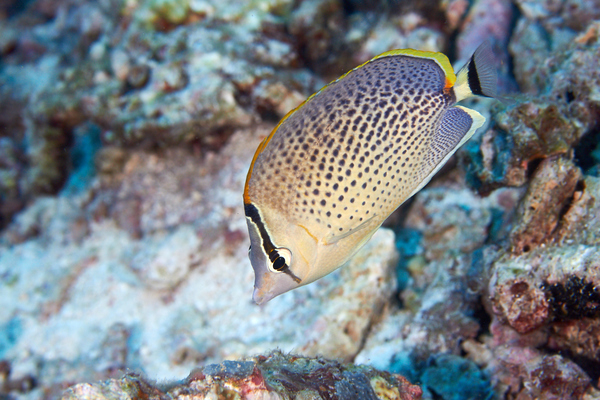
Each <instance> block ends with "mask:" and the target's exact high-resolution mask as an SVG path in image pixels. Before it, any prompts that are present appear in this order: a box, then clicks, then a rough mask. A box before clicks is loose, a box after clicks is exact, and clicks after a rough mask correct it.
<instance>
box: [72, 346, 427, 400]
mask: <svg viewBox="0 0 600 400" xmlns="http://www.w3.org/2000/svg"><path fill="white" fill-rule="evenodd" d="M62 398H63V399H64V400H84V399H90V398H94V399H98V400H112V399H122V398H127V399H148V398H151V399H152V398H161V399H173V400H175V399H181V400H183V399H198V400H202V399H207V400H208V399H223V398H228V399H229V398H236V399H248V400H251V399H270V400H280V399H281V400H284V399H305V400H309V399H310V400H326V399H332V398H335V399H340V400H351V399H365V400H377V399H380V400H418V399H420V398H421V389H419V387H418V386H416V385H411V384H410V383H409V382H408V381H407V380H406V379H405V378H403V377H402V376H400V375H395V374H390V373H387V372H380V371H377V370H375V369H373V368H370V367H366V366H354V365H344V364H340V363H337V362H332V361H328V360H325V359H322V358H307V357H302V356H294V355H284V354H282V353H273V354H269V355H266V356H259V357H255V358H251V359H248V360H240V361H224V362H223V363H222V364H211V365H208V366H206V367H204V368H203V369H199V370H195V371H193V372H192V373H191V374H190V375H189V376H188V377H187V378H186V379H184V380H183V382H182V383H179V382H178V383H173V384H161V385H157V384H153V383H150V382H148V381H146V380H144V379H143V378H141V377H139V376H136V375H131V374H129V375H125V376H124V377H123V378H121V379H112V380H109V381H105V382H101V383H96V384H87V383H85V384H79V385H75V386H73V387H71V388H69V390H67V391H66V392H65V394H64V395H63V397H62Z"/></svg>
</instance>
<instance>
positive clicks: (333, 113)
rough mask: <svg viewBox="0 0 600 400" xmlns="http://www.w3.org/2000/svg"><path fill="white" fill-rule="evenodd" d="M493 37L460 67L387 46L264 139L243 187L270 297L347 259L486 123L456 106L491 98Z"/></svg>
mask: <svg viewBox="0 0 600 400" xmlns="http://www.w3.org/2000/svg"><path fill="white" fill-rule="evenodd" d="M496 81H497V75H496V68H495V66H494V55H493V53H492V50H491V47H490V45H489V43H488V42H484V43H483V44H482V45H481V46H479V48H477V50H476V51H475V52H474V54H473V56H472V57H471V58H470V59H469V61H468V62H467V63H466V64H465V65H464V67H462V68H461V69H460V70H459V71H458V73H456V74H455V73H454V70H453V68H452V66H451V64H450V61H449V60H448V58H447V57H446V56H445V55H444V54H442V53H437V52H429V51H418V50H412V49H404V50H392V51H388V52H385V53H383V54H381V55H379V56H377V57H375V58H373V59H371V60H369V61H367V62H365V63H364V64H362V65H360V66H358V67H356V68H354V69H352V70H351V71H349V72H348V73H346V74H345V75H343V76H342V77H340V78H339V79H337V80H335V81H333V82H331V83H330V84H328V85H327V86H325V87H323V88H322V89H321V90H319V91H318V92H317V93H315V94H313V95H312V96H310V97H309V98H308V99H307V100H306V101H304V103H302V104H301V105H300V106H299V107H297V108H295V109H294V110H292V111H290V112H289V113H288V114H287V115H286V116H285V117H284V118H283V119H282V120H281V122H279V124H278V125H277V126H276V127H275V129H274V130H273V131H272V132H271V134H270V135H269V136H268V137H266V138H265V139H264V140H263V142H262V143H261V144H260V145H259V146H258V149H257V150H256V153H255V155H254V158H253V159H252V164H251V165H250V168H249V171H248V175H247V179H246V184H245V187H244V210H245V215H246V220H247V223H248V231H249V235H250V245H251V246H250V250H249V257H250V261H251V263H252V267H253V269H254V273H255V284H254V294H253V299H254V301H255V302H256V303H257V304H262V303H265V302H267V301H269V300H271V299H272V298H273V297H275V296H278V295H280V294H282V293H284V292H287V291H289V290H291V289H294V288H297V287H299V286H303V285H306V284H308V283H311V282H314V281H315V280H317V279H319V278H321V277H323V276H324V275H327V274H329V273H330V272H332V271H334V270H335V269H337V268H339V267H340V266H342V265H344V264H345V263H346V262H347V261H348V260H349V259H350V258H351V257H352V256H353V255H354V254H355V253H356V252H357V251H358V250H359V249H360V248H361V247H362V246H363V245H364V244H365V243H366V242H367V241H368V240H369V239H370V238H371V236H372V235H373V234H374V233H375V231H376V230H377V229H378V228H379V227H380V226H381V224H382V223H383V221H384V220H385V219H386V218H387V217H388V216H389V215H390V214H391V213H392V212H393V211H394V210H395V209H396V208H398V207H399V206H400V205H401V204H402V203H404V202H405V201H406V200H407V199H408V198H410V197H411V196H412V195H414V194H415V193H416V192H418V191H419V190H420V189H421V188H423V186H425V185H426V184H427V183H428V182H429V180H430V179H431V177H432V176H433V175H434V174H435V173H436V172H437V171H438V170H439V169H440V168H441V167H442V166H443V165H444V164H445V163H446V161H448V158H450V156H452V154H454V152H456V150H457V149H458V148H459V147H460V146H461V145H463V144H464V143H465V142H466V141H467V140H469V138H470V137H471V136H473V134H474V133H475V131H476V130H477V129H478V128H480V127H481V126H482V125H483V123H484V122H485V118H484V117H483V116H482V115H481V114H480V113H478V112H477V111H475V110H472V109H469V108H467V107H464V106H460V105H455V104H456V103H457V102H459V101H461V100H463V99H466V98H468V97H471V96H473V95H479V96H487V97H495V96H496V84H497V82H496Z"/></svg>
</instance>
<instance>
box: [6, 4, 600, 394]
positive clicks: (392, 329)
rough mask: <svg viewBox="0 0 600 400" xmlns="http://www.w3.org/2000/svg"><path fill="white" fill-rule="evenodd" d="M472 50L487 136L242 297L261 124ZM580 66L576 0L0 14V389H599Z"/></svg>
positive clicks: (597, 175) (591, 153)
mask: <svg viewBox="0 0 600 400" xmlns="http://www.w3.org/2000/svg"><path fill="white" fill-rule="evenodd" d="M484 38H486V39H488V40H490V42H491V44H492V47H493V49H494V52H495V54H496V56H497V62H498V66H499V71H500V76H499V87H500V91H501V96H502V98H501V99H500V100H501V101H497V100H492V99H474V100H469V101H470V106H471V107H473V108H476V109H478V110H479V111H480V112H481V113H482V114H484V115H485V116H486V117H487V123H486V125H485V126H484V128H483V129H481V130H480V132H479V133H478V134H476V136H474V137H473V139H471V140H470V141H469V142H468V143H467V144H466V145H465V146H464V147H463V148H462V149H460V150H459V151H458V152H457V155H456V156H455V157H453V159H451V161H450V162H449V164H448V165H447V166H446V167H445V168H443V169H442V170H441V171H440V172H439V173H438V175H437V176H436V177H435V178H434V179H433V181H432V182H431V183H430V184H429V185H428V186H427V187H426V188H425V189H423V190H422V191H421V192H420V193H418V194H417V195H416V196H415V197H414V199H413V200H411V201H410V202H408V203H407V204H406V205H404V206H403V207H402V208H400V209H399V210H398V211H397V212H396V213H395V214H394V215H392V217H390V218H389V220H388V221H387V222H386V224H385V228H382V229H381V230H380V231H378V232H377V233H376V234H375V236H374V237H373V238H372V239H371V241H370V242H369V243H368V244H367V245H366V246H365V248H363V249H362V250H361V251H360V252H359V253H358V254H357V255H356V256H355V257H354V258H353V259H352V260H351V261H350V263H349V265H347V266H346V267H344V268H342V269H340V270H338V271H336V272H335V273H333V274H331V275H329V276H327V277H325V278H323V279H321V280H319V281H317V282H315V283H313V284H311V285H308V286H305V287H302V288H299V289H297V290H294V291H292V292H289V293H286V294H284V295H282V296H280V297H278V298H276V299H274V300H273V301H271V302H269V303H267V304H266V305H264V306H261V307H258V306H256V305H254V304H253V303H252V302H251V292H252V285H253V273H252V268H251V267H250V263H249V261H248V258H247V249H248V242H249V241H248V238H247V233H246V232H247V230H246V223H245V219H244V214H243V209H242V204H241V203H242V196H241V193H242V190H243V185H244V180H245V178H246V172H247V168H248V166H249V165H250V161H251V159H252V156H253V153H254V150H255V149H256V147H257V146H258V144H259V143H260V142H261V140H262V139H263V138H264V137H265V136H267V135H268V134H269V132H270V131H271V130H272V129H273V127H274V126H275V124H276V123H277V122H278V120H279V119H280V118H281V117H282V116H284V115H285V114H286V113H287V112H288V111H289V110H290V109H292V108H293V107H295V106H297V105H298V104H300V103H301V102H302V101H303V100H304V99H305V98H306V97H307V96H309V95H310V94H311V93H313V92H314V91H315V90H318V89H319V88H320V87H321V86H322V85H323V84H324V83H326V82H327V81H329V80H331V79H335V78H337V77H338V76H340V75H341V74H343V73H344V72H346V71H347V70H349V69H350V68H353V67H354V66H356V65H358V64H360V63H361V62H364V61H365V60H366V59H368V58H370V57H372V56H375V55H377V54H378V53H381V52H383V51H386V50H389V49H391V48H405V47H412V48H419V49H424V50H432V51H443V52H445V53H446V54H448V55H449V56H450V59H451V61H452V62H453V63H455V64H456V66H460V65H461V64H462V63H463V62H464V61H465V60H466V58H467V57H469V56H470V54H471V53H472V52H473V50H474V49H475V48H476V47H477V45H478V44H479V43H480V42H481V40H482V39H484ZM599 59H600V7H599V6H598V4H597V2H595V1H585V0H561V1H558V2H557V1H533V0H531V1H529V0H515V1H509V0H471V1H468V0H433V1H426V2H417V1H403V2H400V1H391V2H389V1H369V2H359V1H352V0H344V1H342V0H302V1H292V0H264V1H259V0H255V1H248V2H243V3H240V2H238V1H233V0H223V1H220V2H217V1H212V0H127V1H125V0H97V1H87V0H83V1H72V0H67V1H56V0H30V1H26V2H19V1H16V0H0V104H1V105H2V107H0V108H1V109H2V111H1V112H0V288H1V290H0V292H1V293H2V295H1V296H0V360H1V361H0V398H6V399H11V400H12V399H15V400H16V399H52V398H57V397H60V396H62V397H63V398H65V399H84V398H107V399H111V398H140V399H141V398H173V399H175V398H182V399H183V398H207V399H220V398H228V399H229V398H231V399H233V398H239V399H259V398H260V399H267V398H269V399H279V398H281V399H351V398H365V399H375V398H380V399H418V398H423V399H443V400H462V399H465V400H466V399H495V398H498V399H509V400H511V399H519V400H526V399H539V398H543V399H581V400H592V399H600V361H599V360H600V339H599V338H600V131H599V127H600V70H598V60H599ZM276 349H279V350H280V351H275V350H276ZM190 371H191V372H190ZM94 382H96V383H94Z"/></svg>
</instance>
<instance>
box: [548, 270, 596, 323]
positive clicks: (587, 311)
mask: <svg viewBox="0 0 600 400" xmlns="http://www.w3.org/2000/svg"><path fill="white" fill-rule="evenodd" d="M543 289H544V291H545V292H546V298H547V299H548V303H549V305H550V310H551V313H552V317H553V319H554V321H568V320H574V319H582V318H600V290H599V289H597V288H595V287H594V284H593V283H591V282H586V281H585V279H581V278H579V277H577V276H572V277H570V278H569V279H568V280H567V282H566V283H565V284H562V283H554V284H548V283H545V284H544V286H543Z"/></svg>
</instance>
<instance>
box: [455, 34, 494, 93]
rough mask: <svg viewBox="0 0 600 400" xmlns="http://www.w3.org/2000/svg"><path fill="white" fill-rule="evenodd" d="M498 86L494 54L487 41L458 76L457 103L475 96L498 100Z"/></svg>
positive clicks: (456, 85) (456, 87)
mask: <svg viewBox="0 0 600 400" xmlns="http://www.w3.org/2000/svg"><path fill="white" fill-rule="evenodd" d="M497 85H498V73H497V71H496V63H495V58H494V53H493V51H492V46H491V45H490V42H489V41H487V40H486V41H485V42H483V43H482V44H481V45H479V47H478V48H477V50H475V53H473V55H472V56H471V59H470V60H469V61H468V62H467V63H466V64H465V65H464V66H463V67H462V68H461V69H460V71H458V74H456V84H455V85H454V93H455V95H456V101H461V100H463V99H465V98H467V97H470V96H473V95H479V96H486V97H494V98H498V93H497Z"/></svg>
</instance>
